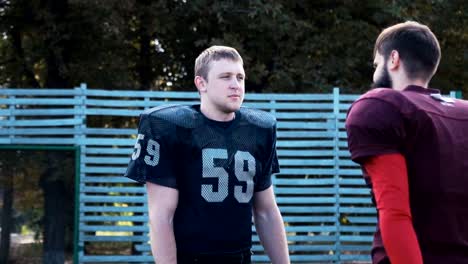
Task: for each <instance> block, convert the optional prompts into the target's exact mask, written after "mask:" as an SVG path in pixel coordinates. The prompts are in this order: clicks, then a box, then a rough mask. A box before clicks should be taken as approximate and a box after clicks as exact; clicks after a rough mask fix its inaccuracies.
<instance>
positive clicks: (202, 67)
mask: <svg viewBox="0 0 468 264" xmlns="http://www.w3.org/2000/svg"><path fill="white" fill-rule="evenodd" d="M221 59H229V60H232V61H240V62H241V63H242V64H243V63H244V62H243V61H242V57H241V56H240V55H239V53H238V52H237V50H235V49H234V48H231V47H227V46H211V47H209V48H207V49H206V50H204V51H203V52H202V53H200V55H198V57H197V59H196V60H195V76H201V77H203V78H204V79H205V80H208V71H209V70H210V62H212V61H218V60H221Z"/></svg>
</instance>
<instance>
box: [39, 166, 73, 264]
mask: <svg viewBox="0 0 468 264" xmlns="http://www.w3.org/2000/svg"><path fill="white" fill-rule="evenodd" d="M55 175H57V172H56V171H55V172H54V171H52V170H50V169H48V170H47V171H46V173H45V174H44V175H42V177H41V180H40V185H41V188H42V189H43V191H44V242H43V248H44V258H43V263H44V264H63V263H64V262H65V206H67V204H66V202H65V199H64V197H65V195H66V190H65V184H64V182H63V179H60V178H57V177H54V176H55Z"/></svg>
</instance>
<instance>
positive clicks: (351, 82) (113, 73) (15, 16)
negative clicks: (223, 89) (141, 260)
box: [0, 0, 468, 263]
mask: <svg viewBox="0 0 468 264" xmlns="http://www.w3.org/2000/svg"><path fill="white" fill-rule="evenodd" d="M406 20H415V21H418V22H421V23H423V24H426V25H428V26H429V27H430V28H431V29H432V31H433V32H434V33H435V35H436V36H437V37H438V39H439V42H440V44H441V48H442V60H441V63H440V66H439V70H438V72H437V74H436V76H435V77H434V79H433V81H432V82H431V86H432V87H433V88H438V89H441V90H442V91H443V92H444V93H448V92H449V91H451V90H459V91H461V92H462V94H463V95H464V96H465V97H466V95H467V94H468V71H467V70H466V69H467V66H468V30H467V28H468V4H467V2H466V1H465V0H450V1H449V0H432V1H428V0H425V1H421V0H416V1H415V0H373V1H357V0H330V1H325V0H317V1H305V0H304V1H300V0H297V1H291V0H287V1H286V0H269V1H263V0H238V1H234V0H222V1H209V0H167V1H151V0H0V33H1V37H0V89H3V88H38V89H50V88H54V89H70V88H73V87H76V86H79V85H80V83H86V84H87V86H88V87H89V88H98V89H108V90H139V91H150V90H151V91H195V88H194V85H193V65H194V60H195V58H196V57H197V56H198V54H199V53H200V52H201V51H202V50H204V49H205V48H207V47H209V46H211V45H228V46H233V47H235V48H236V49H237V50H238V51H239V52H240V54H241V55H242V57H243V59H244V64H245V70H246V74H247V80H246V90H247V92H248V93H272V92H273V93H325V92H327V93H328V92H331V90H332V88H333V87H339V88H340V91H341V93H343V94H359V93H363V92H365V91H367V90H368V89H369V87H370V83H371V80H372V73H373V67H372V63H373V47H374V42H375V39H376V38H377V36H378V34H379V33H380V31H381V30H382V29H384V28H385V27H387V26H390V25H393V24H395V23H399V22H404V21H406ZM122 120H123V119H122V118H112V117H100V116H93V118H90V119H89V120H87V125H88V126H89V127H116V128H117V127H119V128H121V127H128V128H135V127H136V125H137V122H138V120H137V118H126V119H125V121H124V122H123V121H122ZM74 155H75V154H74V152H73V150H57V149H55V150H54V149H42V150H37V149H30V150H27V149H14V148H13V149H0V214H1V219H2V222H1V230H2V233H1V238H0V263H46V262H45V261H46V260H44V262H42V257H43V256H44V255H45V254H46V253H45V252H47V254H49V255H48V256H53V255H54V254H56V253H57V252H61V253H60V254H61V258H60V259H63V261H65V262H71V261H72V254H73V245H72V244H73V232H74V231H73V212H74V207H73V206H74V204H75V203H74V202H73V201H74V195H75V187H76V186H75V185H74V182H75V180H74V179H75V176H76V175H74V172H75V167H74V164H75V163H74V162H75V159H76V157H75V156H74ZM57 219H59V220H60V221H59V222H54V221H57ZM48 232H50V233H48ZM10 234H11V236H10ZM46 238H47V239H46ZM107 246H108V245H107ZM111 246H112V245H111ZM98 250H99V249H98ZM100 250H101V251H105V250H107V249H100ZM113 250H115V249H113ZM54 252H55V253H54ZM51 259H53V257H51ZM63 261H62V262H63ZM49 263H55V262H49Z"/></svg>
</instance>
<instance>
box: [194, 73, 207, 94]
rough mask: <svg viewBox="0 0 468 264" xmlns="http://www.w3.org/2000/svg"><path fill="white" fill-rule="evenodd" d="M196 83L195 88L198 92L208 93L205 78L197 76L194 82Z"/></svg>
mask: <svg viewBox="0 0 468 264" xmlns="http://www.w3.org/2000/svg"><path fill="white" fill-rule="evenodd" d="M193 82H194V83H195V86H196V87H197V89H198V92H200V93H202V92H206V81H205V79H204V78H203V77H201V76H195V79H194V80H193Z"/></svg>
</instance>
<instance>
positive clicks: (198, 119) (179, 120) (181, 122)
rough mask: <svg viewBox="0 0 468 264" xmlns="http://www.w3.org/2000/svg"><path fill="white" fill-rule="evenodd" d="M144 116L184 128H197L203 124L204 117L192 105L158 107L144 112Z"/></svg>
mask: <svg viewBox="0 0 468 264" xmlns="http://www.w3.org/2000/svg"><path fill="white" fill-rule="evenodd" d="M143 115H147V116H149V117H150V118H157V119H159V120H163V121H167V122H169V123H171V124H174V125H176V126H179V127H184V128H195V127H198V126H200V125H201V124H203V116H202V115H201V114H200V113H199V112H198V111H197V110H195V109H194V108H193V107H192V106H190V105H164V106H158V107H154V108H151V109H148V110H146V111H144V112H143Z"/></svg>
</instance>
